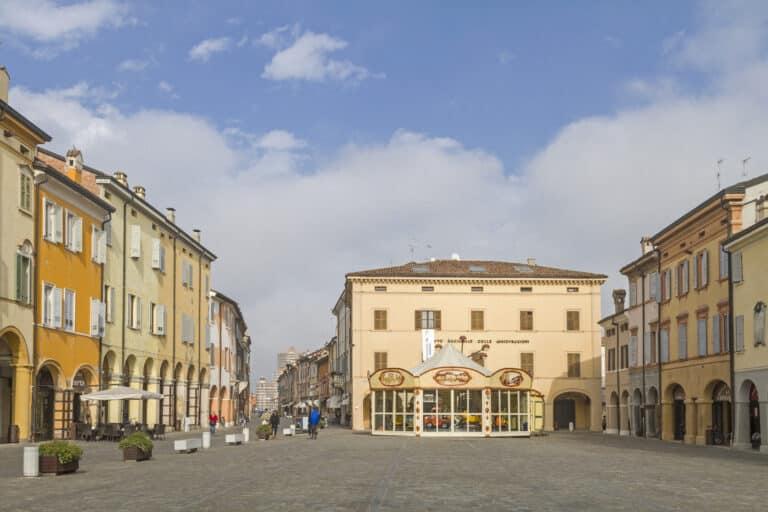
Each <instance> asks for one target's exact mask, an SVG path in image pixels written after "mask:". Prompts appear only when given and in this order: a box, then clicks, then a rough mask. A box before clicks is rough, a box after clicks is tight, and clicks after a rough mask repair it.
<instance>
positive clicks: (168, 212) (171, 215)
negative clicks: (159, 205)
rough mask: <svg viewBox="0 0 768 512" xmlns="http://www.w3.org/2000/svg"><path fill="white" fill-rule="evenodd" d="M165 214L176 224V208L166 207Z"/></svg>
mask: <svg viewBox="0 0 768 512" xmlns="http://www.w3.org/2000/svg"><path fill="white" fill-rule="evenodd" d="M165 216H166V217H167V218H168V220H169V221H171V222H172V223H173V224H176V208H166V209H165Z"/></svg>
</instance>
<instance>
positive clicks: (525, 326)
mask: <svg viewBox="0 0 768 512" xmlns="http://www.w3.org/2000/svg"><path fill="white" fill-rule="evenodd" d="M520 330H521V331H532V330H533V311H521V312H520Z"/></svg>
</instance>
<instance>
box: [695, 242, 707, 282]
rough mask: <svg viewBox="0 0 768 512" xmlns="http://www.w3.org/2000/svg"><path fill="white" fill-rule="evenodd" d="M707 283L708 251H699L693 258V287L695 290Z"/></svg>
mask: <svg viewBox="0 0 768 512" xmlns="http://www.w3.org/2000/svg"><path fill="white" fill-rule="evenodd" d="M708 283H709V253H708V252H707V251H703V252H700V253H699V254H697V255H696V258H695V259H694V268H693V287H694V288H695V289H697V290H700V289H702V288H706V286H707V284H708Z"/></svg>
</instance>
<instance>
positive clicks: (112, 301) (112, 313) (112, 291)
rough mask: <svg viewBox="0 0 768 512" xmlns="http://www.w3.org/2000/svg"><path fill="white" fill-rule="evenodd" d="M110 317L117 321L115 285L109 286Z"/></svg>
mask: <svg viewBox="0 0 768 512" xmlns="http://www.w3.org/2000/svg"><path fill="white" fill-rule="evenodd" d="M109 319H110V320H111V321H113V322H114V321H115V287H114V286H110V287H109Z"/></svg>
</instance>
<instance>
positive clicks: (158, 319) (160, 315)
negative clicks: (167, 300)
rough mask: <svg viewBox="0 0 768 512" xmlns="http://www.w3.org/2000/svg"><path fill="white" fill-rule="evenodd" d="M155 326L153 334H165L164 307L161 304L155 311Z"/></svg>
mask: <svg viewBox="0 0 768 512" xmlns="http://www.w3.org/2000/svg"><path fill="white" fill-rule="evenodd" d="M155 325H156V333H155V334H165V306H164V305H163V304H158V305H157V309H156V310H155Z"/></svg>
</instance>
